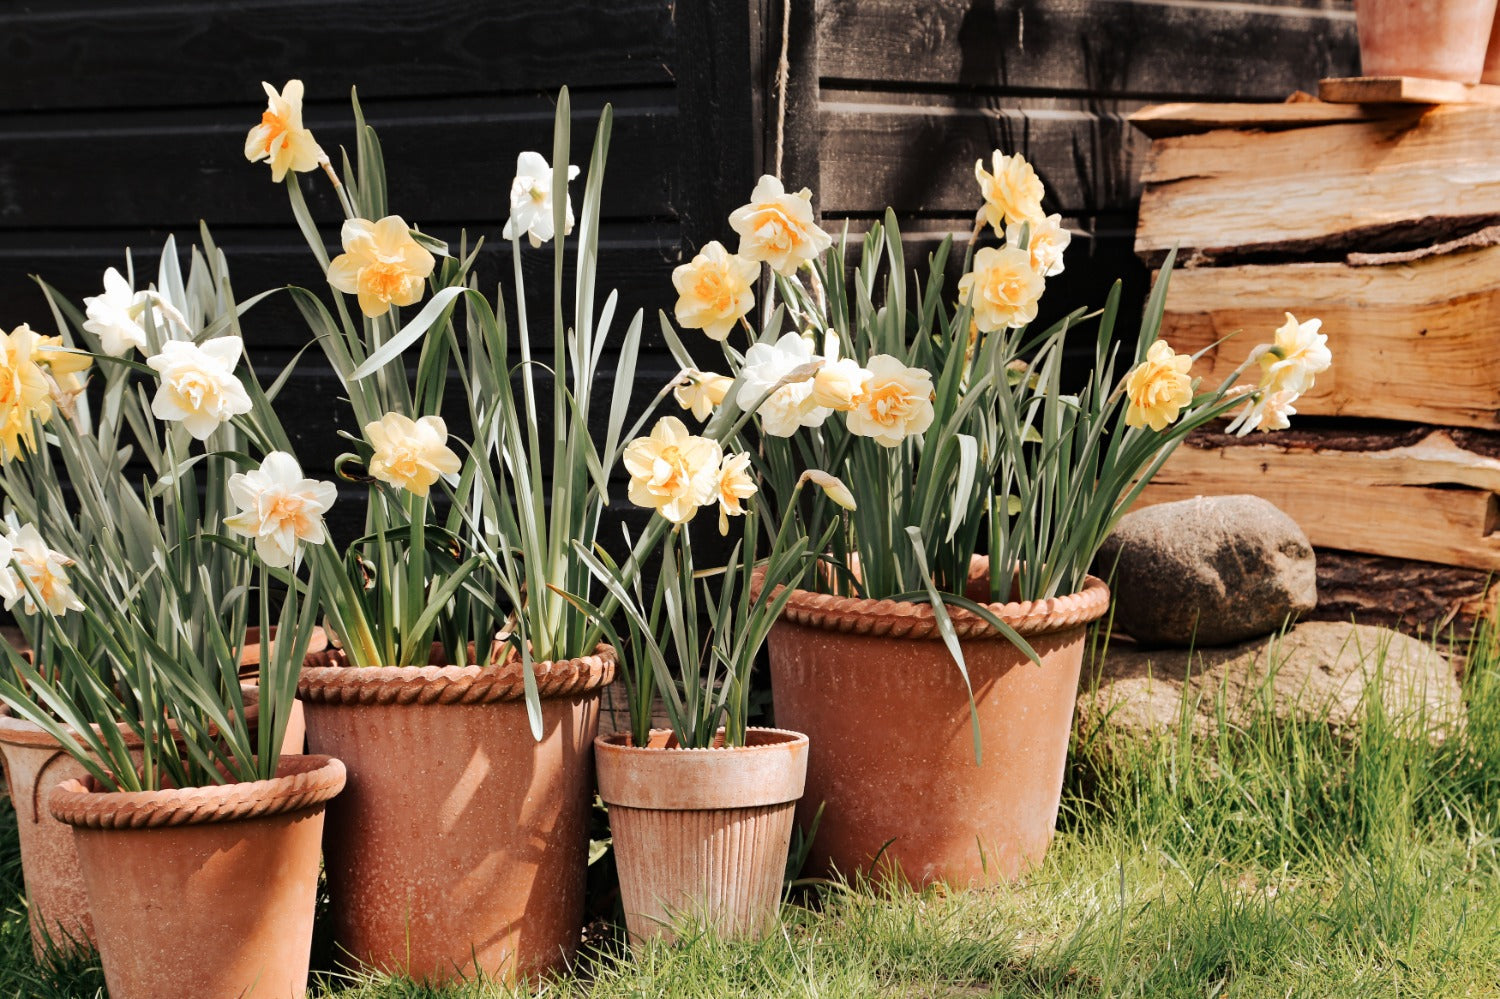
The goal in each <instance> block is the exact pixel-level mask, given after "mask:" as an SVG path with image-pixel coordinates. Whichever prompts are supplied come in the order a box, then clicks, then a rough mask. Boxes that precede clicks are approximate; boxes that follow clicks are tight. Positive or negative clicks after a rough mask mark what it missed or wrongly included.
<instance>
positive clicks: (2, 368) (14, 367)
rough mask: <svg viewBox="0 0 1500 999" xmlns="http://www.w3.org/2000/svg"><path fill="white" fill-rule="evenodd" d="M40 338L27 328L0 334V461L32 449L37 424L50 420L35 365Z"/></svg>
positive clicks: (45, 386)
mask: <svg viewBox="0 0 1500 999" xmlns="http://www.w3.org/2000/svg"><path fill="white" fill-rule="evenodd" d="M41 343H42V338H41V337H40V336H38V335H37V334H36V333H35V332H33V331H32V329H31V327H30V326H26V325H24V324H23V325H21V326H17V327H16V328H15V329H14V330H12V331H11V332H10V333H0V461H9V460H10V459H12V458H24V457H25V455H26V453H27V452H29V451H35V450H36V425H37V421H40V422H42V423H46V422H47V421H48V420H49V419H51V417H52V395H51V392H50V390H49V386H48V382H47V376H46V374H45V373H44V372H43V371H42V367H41V365H40V364H39V363H37V362H38V360H39V358H38V354H39V353H40V347H41Z"/></svg>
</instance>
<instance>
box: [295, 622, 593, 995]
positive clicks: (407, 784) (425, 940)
mask: <svg viewBox="0 0 1500 999" xmlns="http://www.w3.org/2000/svg"><path fill="white" fill-rule="evenodd" d="M322 662H323V663H324V665H319V666H312V665H309V666H306V667H304V668H303V670H302V679H301V682H300V683H299V685H298V688H297V692H298V694H299V695H300V696H301V698H302V700H303V702H304V704H305V705H306V709H307V739H308V744H309V746H310V747H311V749H312V751H313V752H315V753H327V754H329V755H332V756H337V757H338V758H339V759H341V760H343V761H344V763H345V765H346V766H348V768H349V788H348V790H347V791H346V792H345V793H344V795H343V796H342V797H340V798H339V800H338V801H336V802H334V803H333V805H332V806H330V808H329V810H328V843H327V859H326V866H327V871H328V891H329V895H330V898H331V903H332V913H331V915H332V921H333V935H334V940H335V942H336V944H337V945H338V946H339V948H340V949H341V951H344V952H347V954H348V955H349V956H350V957H352V958H353V959H355V960H357V961H359V962H360V963H362V964H364V965H367V966H369V967H372V968H377V969H381V970H385V971H391V972H397V973H400V974H403V975H407V976H409V977H411V978H414V979H419V980H425V981H428V982H432V983H442V982H447V981H451V980H456V979H458V978H460V977H461V976H464V975H468V976H470V977H472V976H473V973H474V972H475V970H476V969H477V970H478V971H481V972H483V973H484V974H485V975H488V976H491V977H493V978H499V979H506V980H513V979H515V978H517V977H519V976H522V975H529V974H532V973H536V972H541V971H545V970H549V969H551V968H554V967H557V966H559V965H561V964H563V963H564V962H566V961H567V960H568V959H569V958H571V957H572V955H573V953H574V952H575V950H576V949H577V946H578V942H579V938H580V935H581V930H582V924H583V903H584V898H583V891H584V879H585V874H586V872H587V868H588V839H589V808H590V802H591V800H592V797H593V782H594V774H593V759H594V754H593V743H594V736H595V735H596V734H597V731H598V724H599V695H600V691H601V690H602V689H603V688H604V687H605V686H606V685H607V684H608V683H609V682H610V681H611V680H612V679H613V678H614V671H615V653H614V650H613V649H611V648H609V647H608V646H603V645H601V646H600V647H599V649H598V651H597V652H596V654H594V655H592V656H586V657H584V658H581V659H573V660H568V661H566V662H550V663H537V664H536V665H535V669H536V679H537V685H538V687H539V688H540V691H541V708H542V720H543V726H544V733H543V738H542V741H541V742H537V741H536V740H535V739H533V738H532V735H531V726H530V723H529V722H528V721H527V716H526V703H525V700H524V697H525V694H524V690H523V687H522V673H521V667H520V664H519V663H507V664H504V665H499V666H487V667H480V666H465V667H456V666H423V667H415V666H413V667H401V668H397V667H381V668H358V667H349V666H342V665H337V664H338V663H340V662H342V657H341V655H340V654H338V653H335V652H328V653H324V654H323V659H322Z"/></svg>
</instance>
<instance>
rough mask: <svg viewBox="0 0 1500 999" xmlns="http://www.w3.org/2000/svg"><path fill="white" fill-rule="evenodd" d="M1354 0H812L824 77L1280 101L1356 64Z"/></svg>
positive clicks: (996, 88)
mask: <svg viewBox="0 0 1500 999" xmlns="http://www.w3.org/2000/svg"><path fill="white" fill-rule="evenodd" d="M1352 7H1353V4H1352V2H1351V0H1340V2H1338V3H1337V4H1335V5H1333V6H1332V7H1331V9H1330V7H1328V6H1323V5H1315V4H1303V5H1293V4H1276V5H1274V6H1273V5H1259V4H1246V3H1238V2H1236V3H1227V2H1226V3H1220V2H1216V0H1172V2H1160V0H1137V2H1128V0H973V2H969V3H956V2H933V0H818V30H819V35H820V37H821V38H822V39H823V42H822V45H821V49H820V58H819V66H818V72H819V75H820V76H821V77H822V78H823V79H824V80H825V81H827V80H839V81H874V83H873V85H874V86H877V87H889V86H890V85H891V84H892V83H901V84H912V85H921V86H928V87H942V88H947V87H962V88H978V89H982V90H986V91H1007V92H1025V93H1092V94H1109V95H1113V96H1118V97H1126V96H1131V97H1142V98H1153V99H1174V100H1181V99H1187V98H1192V99H1199V100H1216V99H1237V100H1281V99H1282V98H1284V97H1286V96H1287V95H1288V94H1289V93H1291V92H1292V91H1293V90H1296V89H1299V88H1300V89H1303V90H1312V89H1314V88H1315V87H1316V84H1317V82H1318V80H1319V79H1320V78H1322V77H1326V76H1354V75H1357V71H1358V68H1359V56H1358V48H1357V42H1356V38H1355V28H1354V20H1353V11H1352Z"/></svg>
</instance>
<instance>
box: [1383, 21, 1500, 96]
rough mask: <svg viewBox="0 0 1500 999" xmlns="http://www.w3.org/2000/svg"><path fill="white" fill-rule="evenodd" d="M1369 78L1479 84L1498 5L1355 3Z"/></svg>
mask: <svg viewBox="0 0 1500 999" xmlns="http://www.w3.org/2000/svg"><path fill="white" fill-rule="evenodd" d="M1354 11H1355V17H1356V19H1357V23H1358V28H1359V59H1360V67H1361V72H1362V73H1363V74H1364V75H1365V76H1419V77H1426V78H1428V79H1433V80H1456V81H1458V82H1459V83H1477V82H1479V78H1480V75H1481V74H1482V73H1483V72H1484V68H1485V47H1486V46H1487V45H1488V43H1489V39H1490V31H1491V29H1492V27H1493V25H1494V21H1495V0H1355V4H1354Z"/></svg>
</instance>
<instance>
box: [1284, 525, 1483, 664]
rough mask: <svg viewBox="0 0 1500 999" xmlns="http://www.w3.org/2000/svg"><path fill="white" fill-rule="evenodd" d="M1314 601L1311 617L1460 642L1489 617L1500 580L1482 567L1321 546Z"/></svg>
mask: <svg viewBox="0 0 1500 999" xmlns="http://www.w3.org/2000/svg"><path fill="white" fill-rule="evenodd" d="M1317 560H1318V606H1317V608H1316V609H1315V610H1314V611H1313V612H1312V613H1311V614H1309V615H1307V616H1308V617H1309V618H1311V619H1313V620H1319V621H1348V620H1350V619H1351V618H1353V619H1354V620H1356V621H1358V622H1360V623H1361V624H1378V625H1384V626H1385V627H1387V628H1396V629H1399V630H1401V631H1405V632H1407V633H1409V634H1416V635H1419V636H1421V637H1427V638H1430V637H1432V635H1433V633H1434V631H1436V632H1438V633H1439V634H1440V636H1441V637H1445V638H1446V637H1448V636H1449V635H1451V636H1452V637H1453V638H1456V639H1457V640H1458V641H1459V642H1462V641H1464V640H1466V639H1467V638H1468V636H1469V635H1471V634H1473V632H1474V628H1475V626H1476V625H1477V624H1478V623H1479V621H1480V619H1482V618H1490V619H1493V618H1494V616H1495V612H1496V607H1497V603H1500V581H1497V580H1496V579H1495V576H1494V574H1493V573H1491V572H1488V571H1485V570H1482V569H1457V568H1454V567H1453V566H1447V565H1438V564H1437V563H1434V562H1421V561H1416V560H1413V559H1397V558H1385V557H1382V556H1379V555H1363V554H1360V553H1358V552H1346V551H1338V550H1336V549H1328V548H1323V549H1319V550H1318V552H1317Z"/></svg>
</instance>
